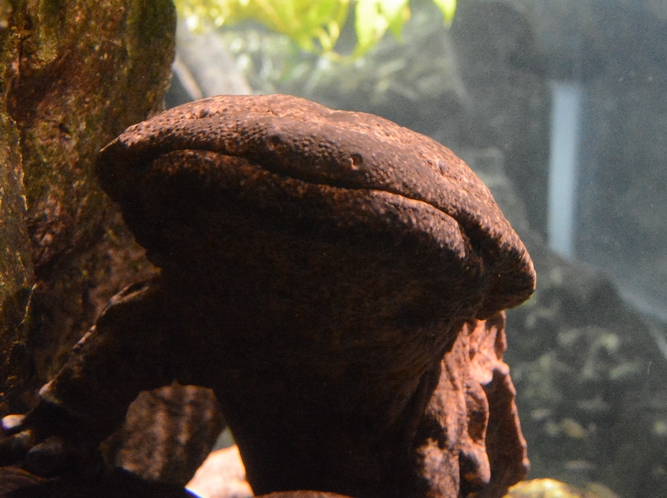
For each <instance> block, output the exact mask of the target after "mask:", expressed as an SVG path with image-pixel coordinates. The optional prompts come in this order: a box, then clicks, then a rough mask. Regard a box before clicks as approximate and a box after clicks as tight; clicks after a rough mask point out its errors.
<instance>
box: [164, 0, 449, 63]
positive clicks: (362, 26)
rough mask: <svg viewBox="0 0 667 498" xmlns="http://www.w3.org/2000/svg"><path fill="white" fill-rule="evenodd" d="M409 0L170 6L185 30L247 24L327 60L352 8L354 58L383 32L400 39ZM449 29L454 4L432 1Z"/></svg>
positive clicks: (222, 1)
mask: <svg viewBox="0 0 667 498" xmlns="http://www.w3.org/2000/svg"><path fill="white" fill-rule="evenodd" d="M408 1H409V0H354V1H353V0H318V1H312V0H175V4H176V8H177V9H178V13H179V16H180V17H181V18H182V19H185V20H186V23H187V24H188V26H189V27H191V28H196V27H197V26H199V25H201V23H202V21H206V22H212V23H213V25H214V26H222V25H223V24H225V25H229V24H234V23H238V22H242V21H247V20H254V21H257V22H259V23H261V24H263V25H265V26H267V27H268V28H269V29H271V30H273V31H276V32H278V33H282V34H285V35H287V36H289V37H290V38H291V39H292V40H294V41H295V42H296V43H297V44H298V45H299V47H301V48H302V49H303V50H306V51H310V52H322V53H325V54H330V55H331V54H333V53H334V52H333V50H334V47H335V45H336V42H337V41H338V38H339V36H340V33H341V30H342V29H343V26H344V25H345V23H346V22H347V21H348V18H349V17H350V16H349V13H350V8H351V6H354V28H355V33H356V36H357V45H356V47H355V49H354V55H355V56H359V55H362V54H363V53H365V52H366V51H367V50H368V49H370V48H371V47H372V46H374V45H375V44H376V43H377V42H378V41H379V40H380V39H381V38H382V37H383V36H384V35H385V33H386V32H387V30H389V31H390V32H391V33H392V34H393V35H394V36H395V37H397V38H398V37H400V35H401V31H402V29H403V25H404V24H405V22H407V21H408V19H409V18H410V8H409V6H408ZM433 2H434V3H435V4H436V5H437V6H438V8H439V9H440V11H441V12H442V15H443V18H444V22H445V24H446V25H449V24H450V23H451V22H452V19H453V17H454V13H455V11H456V0H433Z"/></svg>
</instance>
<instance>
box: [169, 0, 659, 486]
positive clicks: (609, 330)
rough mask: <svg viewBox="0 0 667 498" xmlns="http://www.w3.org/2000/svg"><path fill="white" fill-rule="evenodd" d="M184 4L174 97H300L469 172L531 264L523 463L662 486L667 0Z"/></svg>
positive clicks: (514, 347) (521, 359) (522, 336)
mask: <svg viewBox="0 0 667 498" xmlns="http://www.w3.org/2000/svg"><path fill="white" fill-rule="evenodd" d="M176 3H177V6H178V8H179V16H180V17H179V28H178V43H177V58H176V63H175V65H174V79H173V83H172V87H171V89H170V91H169V93H168V96H167V102H168V104H169V105H172V106H173V105H176V104H179V103H182V102H185V101H188V100H192V99H195V98H200V97H204V96H209V95H215V94H222V93H242V94H243V93H247V94H251V93H252V94H269V93H286V94H292V95H296V96H301V97H305V98H308V99H311V100H314V101H316V102H319V103H322V104H324V105H327V106H329V107H332V108H336V109H346V110H356V111H365V112H371V113H374V114H378V115H380V116H383V117H385V118H388V119H390V120H393V121H395V122H397V123H398V124H400V125H402V126H406V127H408V128H411V129H413V130H416V131H418V132H420V133H423V134H426V135H428V136H430V137H432V138H434V139H436V140H437V141H439V142H440V143H442V144H444V145H446V146H447V147H449V148H451V149H452V150H453V151H454V152H455V153H456V154H457V155H459V156H460V157H462V158H463V159H464V160H465V161H466V162H467V163H468V164H469V165H470V166H471V167H472V168H473V170H474V171H475V172H476V173H477V174H478V175H479V176H480V177H481V178H482V179H483V180H484V182H485V183H486V184H487V186H488V187H489V188H490V189H491V191H492V192H493V194H494V196H495V198H496V200H497V201H498V203H499V204H500V206H501V208H502V209H503V212H504V213H505V215H506V216H507V217H508V218H509V220H510V221H511V223H512V225H513V226H514V227H515V229H516V230H517V231H518V232H519V233H520V235H521V237H522V239H523V240H524V242H525V243H526V245H527V246H528V249H529V252H530V254H531V256H532V257H533V259H534V261H535V266H536V270H537V274H538V285H537V291H536V293H535V295H534V296H533V298H532V299H531V300H530V301H528V302H527V303H525V304H524V305H522V306H521V307H519V308H518V309H515V310H510V311H509V312H508V330H507V334H508V351H507V353H506V356H505V357H506V360H507V361H508V363H509V364H510V366H511V371H512V377H513V379H514V383H515V385H516V388H517V392H518V396H517V403H518V406H519V413H520V416H521V423H522V428H523V431H524V434H525V436H526V439H527V441H528V452H529V457H530V460H531V471H530V477H533V478H537V477H548V478H553V479H558V480H560V481H563V482H566V483H569V484H572V485H577V486H582V487H585V486H587V485H588V486H595V485H599V486H601V487H602V488H604V490H605V491H600V489H601V488H599V487H598V488H597V489H598V491H597V492H598V493H600V494H595V495H594V496H603V495H604V496H622V497H626V498H633V497H637V498H639V497H647V496H656V497H657V496H667V387H666V386H667V286H666V285H665V283H666V282H667V196H666V195H665V193H664V190H665V185H667V162H666V159H665V158H666V157H667V1H665V0H583V1H582V0H549V1H547V0H499V1H488V0H459V1H458V2H443V1H438V0H436V1H434V2H432V1H428V0H413V1H411V2H409V3H408V2H407V1H400V0H399V1H381V0H377V1H368V2H365V1H361V0H359V1H357V2H352V3H349V2H347V1H344V0H338V1H327V2H307V1H301V0H292V1H285V2H278V1H276V2H272V1H267V2H261V1H253V0H248V1H245V2H240V1H239V2H233V1H229V2H221V1H217V0H201V1H195V0H179V1H177V2H176ZM211 61H215V63H212V62H211ZM596 483H597V484H596ZM591 489H592V488H591ZM591 493H593V491H591ZM603 493H609V494H603ZM587 496H593V494H591V495H587Z"/></svg>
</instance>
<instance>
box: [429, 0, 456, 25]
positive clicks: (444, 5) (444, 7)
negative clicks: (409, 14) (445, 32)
mask: <svg viewBox="0 0 667 498" xmlns="http://www.w3.org/2000/svg"><path fill="white" fill-rule="evenodd" d="M433 3H434V4H436V5H437V6H438V8H439V9H440V11H441V12H442V16H443V17H444V18H445V24H446V25H447V26H451V24H452V20H453V19H454V14H455V13H456V0H433Z"/></svg>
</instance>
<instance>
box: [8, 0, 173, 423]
mask: <svg viewBox="0 0 667 498" xmlns="http://www.w3.org/2000/svg"><path fill="white" fill-rule="evenodd" d="M0 16H1V17H0V68H2V71H1V72H0V244H1V247H2V251H0V402H5V403H4V404H3V405H0V407H1V409H2V411H3V412H4V411H6V410H7V409H8V408H9V407H8V406H7V401H8V400H11V399H14V400H16V398H17V396H12V397H10V394H20V393H21V392H22V391H24V390H25V389H26V388H27V387H28V386H36V385H40V384H41V383H43V382H44V380H45V379H46V378H47V377H49V376H50V375H51V374H52V373H53V372H55V371H57V370H58V369H59V367H60V366H61V364H62V357H63V355H64V354H65V353H66V352H67V351H69V349H70V347H71V346H72V344H73V343H74V342H76V341H77V340H78V338H79V337H80V336H81V335H82V334H83V333H84V332H85V331H86V329H87V328H88V326H89V325H90V324H91V323H92V321H93V319H94V317H95V316H96V315H97V313H98V311H99V310H100V308H101V307H102V306H103V305H104V303H105V302H106V300H107V299H108V298H109V297H110V296H111V295H112V294H113V293H115V292H116V291H117V290H118V289H119V287H120V286H122V285H123V284H125V283H128V282H131V281H132V280H135V279H136V278H135V277H133V276H130V275H135V276H137V275H142V274H147V273H149V272H150V271H152V270H151V269H150V267H149V265H148V264H147V263H146V262H145V260H143V259H142V258H143V255H142V252H141V251H140V250H139V249H138V248H137V247H136V246H134V245H133V244H134V243H133V241H132V238H131V236H129V235H128V234H127V232H126V231H125V230H126V229H125V228H124V226H123V224H122V223H121V221H120V217H119V215H118V212H117V210H116V208H115V207H113V206H112V205H111V204H110V202H109V201H108V200H107V199H106V197H105V196H104V195H103V193H102V191H101V190H100V189H99V186H98V184H97V179H96V177H95V173H94V169H95V159H96V156H97V152H98V150H99V149H100V148H101V147H102V146H103V145H104V144H106V143H107V142H109V141H110V140H111V139H112V138H113V137H115V136H116V135H117V134H118V133H120V132H121V131H122V130H123V129H124V128H126V127H127V126H129V125H131V124H133V123H135V122H138V121H141V120H143V119H145V118H146V117H147V116H149V115H151V114H154V113H155V112H157V111H158V110H160V108H161V106H162V98H163V94H164V92H165V90H166V88H167V85H168V82H169V74H170V65H171V61H172V59H173V54H174V36H175V25H176V14H175V11H174V7H173V5H172V3H171V1H170V0H95V1H92V0H72V1H68V2H65V3H63V2H55V1H53V0H32V1H30V0H16V1H13V2H10V3H9V4H5V3H4V2H3V6H2V7H0ZM14 406H16V404H14Z"/></svg>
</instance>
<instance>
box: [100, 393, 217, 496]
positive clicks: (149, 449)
mask: <svg viewBox="0 0 667 498" xmlns="http://www.w3.org/2000/svg"><path fill="white" fill-rule="evenodd" d="M224 426H225V422H224V419H223V417H222V413H221V411H220V405H219V404H218V401H217V400H216V399H215V395H214V394H213V392H212V391H211V390H210V389H205V388H201V387H197V386H181V385H179V384H177V383H174V384H172V385H170V386H165V387H162V388H159V389H154V390H153V391H146V392H142V393H141V394H139V396H138V397H137V399H135V400H134V401H133V402H132V404H131V405H130V407H129V409H128V411H127V416H126V417H125V424H124V425H123V427H122V428H121V430H120V431H118V432H117V433H116V434H115V435H114V436H113V437H112V439H111V440H110V441H107V442H106V445H107V448H106V452H105V453H106V454H107V455H109V456H108V458H107V460H108V461H111V462H113V463H114V464H115V465H116V466H118V467H122V468H124V469H126V470H129V471H130V472H132V473H133V474H135V475H137V476H140V477H142V478H144V479H147V480H149V481H156V482H163V483H170V484H177V485H180V486H185V484H186V483H187V482H188V481H189V480H190V478H191V477H192V476H193V474H194V473H195V472H196V470H197V469H198V468H199V466H200V465H201V464H202V462H203V461H204V460H205V458H206V456H207V455H208V454H209V453H210V452H211V450H212V449H213V445H214V443H215V441H216V440H217V438H218V435H219V434H220V433H221V432H222V429H223V428H224Z"/></svg>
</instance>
